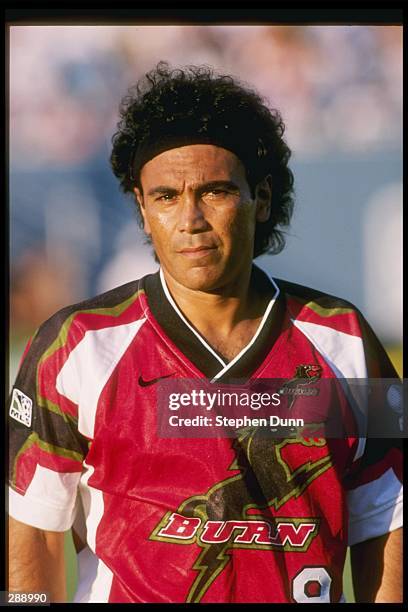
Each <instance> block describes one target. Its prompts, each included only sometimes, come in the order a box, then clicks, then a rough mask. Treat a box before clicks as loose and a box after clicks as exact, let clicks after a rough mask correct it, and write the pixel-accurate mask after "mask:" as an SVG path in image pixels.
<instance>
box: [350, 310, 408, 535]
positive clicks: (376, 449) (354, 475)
mask: <svg viewBox="0 0 408 612" xmlns="http://www.w3.org/2000/svg"><path fill="white" fill-rule="evenodd" d="M360 323H361V330H362V338H363V343H364V352H365V358H366V365H367V377H368V378H369V379H397V380H398V374H397V373H396V371H395V369H394V367H393V365H392V363H391V361H390V359H389V357H388V355H387V353H386V351H385V350H384V348H383V346H382V345H381V343H380V341H379V340H378V338H377V337H376V335H375V333H374V332H373V330H372V329H371V327H370V326H369V324H368V323H367V321H365V319H364V318H363V317H362V316H361V315H360ZM379 404H381V405H379ZM368 410H370V405H369V407H368ZM375 410H380V411H384V415H386V416H385V418H387V422H388V423H394V422H395V423H398V414H399V413H398V410H397V412H395V405H394V404H393V403H392V402H391V403H390V402H389V401H388V400H387V395H386V394H384V396H383V399H382V401H380V402H378V401H376V403H375ZM387 411H389V418H388V417H387ZM382 418H384V417H382ZM383 422H385V420H384V421H383ZM394 430H395V431H397V430H398V426H397V425H395V426H394V425H393V426H392V429H391V431H394ZM376 431H377V432H378V428H376ZM377 435H378V433H377ZM392 435H394V434H392ZM363 442H364V452H363V453H362V454H361V456H360V457H359V458H358V459H357V461H355V462H354V464H353V466H352V468H351V469H350V471H349V473H348V474H347V476H346V478H345V480H344V486H345V489H346V495H347V505H348V515H349V525H348V526H349V529H348V533H349V537H348V540H349V541H348V543H349V545H350V546H352V545H353V544H357V543H359V542H363V541H364V540H368V539H371V538H375V537H378V536H381V535H384V534H385V533H388V532H390V531H394V530H395V529H398V528H399V527H401V526H402V523H403V513H402V510H403V486H402V469H403V445H402V439H401V438H399V439H397V438H391V437H389V436H388V437H384V438H379V437H370V433H369V432H368V435H367V437H366V439H365V440H363ZM360 444H361V440H360Z"/></svg>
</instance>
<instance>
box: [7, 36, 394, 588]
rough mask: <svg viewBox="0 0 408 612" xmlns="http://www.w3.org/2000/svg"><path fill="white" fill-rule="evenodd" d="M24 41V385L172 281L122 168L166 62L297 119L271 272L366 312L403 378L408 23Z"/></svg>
mask: <svg viewBox="0 0 408 612" xmlns="http://www.w3.org/2000/svg"><path fill="white" fill-rule="evenodd" d="M9 40H10V53H9V59H10V63H9V66H10V88H9V91H10V111H9V130H10V148H9V172H10V176H9V186H10V199H9V210H10V262H11V270H10V278H11V286H10V368H9V375H10V382H12V381H13V380H14V378H15V374H16V370H17V367H18V362H19V360H20V357H21V354H22V351H23V348H24V345H25V343H26V341H27V339H28V337H29V336H30V335H31V334H32V333H33V331H34V330H35V329H36V328H37V327H38V326H39V325H40V323H42V322H43V321H44V320H45V319H47V318H48V317H49V316H51V314H53V313H54V312H55V311H56V310H58V309H59V308H61V307H63V306H65V305H67V304H70V303H74V302H76V301H80V300H82V299H85V298H88V297H91V296H92V295H95V294H96V293H100V292H103V291H106V290H108V289H110V288H112V287H115V286H117V285H120V284H122V283H125V282H127V281H129V280H132V279H135V278H138V277H139V276H142V275H144V274H147V273H149V272H151V271H154V270H155V269H156V268H157V265H156V264H155V262H154V259H153V257H152V254H151V251H150V248H149V247H148V246H147V245H146V244H145V243H144V238H143V234H142V232H141V231H140V230H139V228H138V226H137V223H136V217H135V212H134V202H133V201H132V199H131V198H129V197H125V196H124V195H123V194H121V192H120V191H119V187H118V184H117V181H116V179H115V177H114V176H113V174H112V172H111V170H110V166H109V156H110V150H111V137H112V134H113V133H114V132H115V129H116V123H117V120H118V105H119V102H120V99H121V98H122V97H123V95H125V94H126V91H127V89H128V87H130V86H131V85H133V84H134V83H135V82H136V81H137V79H138V78H139V77H140V76H142V75H143V74H144V73H145V72H146V71H147V70H150V69H151V68H152V67H153V66H154V65H155V64H156V63H157V62H158V61H159V60H167V61H169V62H170V63H171V64H173V65H174V66H179V65H184V64H203V63H205V64H210V65H212V66H213V67H214V68H215V69H216V70H217V71H219V72H221V73H226V74H233V75H235V76H237V77H238V78H240V79H241V80H242V81H244V82H247V83H249V84H250V85H252V86H254V87H255V88H256V89H257V90H258V91H259V92H260V93H261V94H262V95H264V96H265V97H266V98H267V99H268V100H269V102H270V105H271V106H272V107H277V108H278V109H279V110H280V111H281V113H282V115H283V118H284V121H285V123H286V139H287V142H288V144H289V146H290V147H291V149H292V151H293V155H292V162H291V168H292V170H293V172H294V175H295V188H296V208H295V213H294V217H293V222H292V226H291V228H290V230H289V232H288V236H287V246H286V248H285V250H284V251H283V252H282V253H281V254H280V255H277V256H262V257H261V258H259V259H258V260H257V261H258V262H259V264H260V265H261V266H262V267H264V268H265V269H267V270H268V271H270V272H271V273H272V274H273V275H275V276H277V277H279V278H286V279H288V280H291V281H293V282H298V283H303V284H306V285H309V286H312V287H315V288H317V289H320V290H322V291H327V292H328V293H333V294H335V295H338V296H340V297H343V298H346V299H348V300H350V301H352V302H353V303H354V304H355V305H356V306H357V307H358V308H360V309H361V310H362V311H363V313H364V314H365V316H366V318H367V319H368V321H369V322H370V324H371V325H372V326H373V327H374V329H375V331H376V333H377V335H378V336H379V338H380V340H381V341H382V342H383V344H384V345H385V346H386V348H387V350H388V352H389V354H390V356H391V359H392V360H393V362H394V364H395V365H396V367H397V369H398V371H399V373H400V374H401V342H402V338H401V336H402V143H401V131H402V27H401V26H390V25H378V26H377V25H376V26H364V25H360V26H357V25H353V26H345V25H336V26H328V25H320V26H314V25H305V26H280V25H279V26H269V25H239V26H236V25H205V26H186V25H167V26H160V25H154V26H143V25H140V26H139V25H135V26H105V25H93V26H79V25H75V26H63V25H61V26H58V25H48V26H42V25H16V26H11V27H10V39H9ZM73 579H74V578H73Z"/></svg>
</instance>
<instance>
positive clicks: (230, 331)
mask: <svg viewBox="0 0 408 612" xmlns="http://www.w3.org/2000/svg"><path fill="white" fill-rule="evenodd" d="M163 276H164V279H165V281H166V284H167V287H168V290H169V292H170V294H171V296H172V298H173V300H174V301H175V302H176V304H177V306H178V308H179V309H180V310H181V311H182V313H183V315H184V316H185V317H186V318H187V319H188V320H189V322H190V323H191V324H192V325H193V327H194V328H195V329H196V330H197V331H198V332H199V333H200V334H201V335H202V336H203V337H204V338H205V339H206V340H207V342H208V343H209V344H210V345H211V346H212V347H213V348H214V349H215V350H216V351H217V352H218V353H219V354H220V355H222V356H223V357H224V358H225V359H226V360H227V361H228V360H230V359H232V358H233V357H234V356H235V355H236V354H238V353H239V352H240V350H241V349H242V348H243V347H244V346H245V345H246V344H247V343H248V342H249V341H250V340H251V338H252V337H253V335H254V334H255V332H256V329H257V327H258V325H259V324H260V322H261V319H262V317H263V315H264V312H265V309H266V307H267V304H268V302H269V301H270V299H271V297H272V291H271V290H270V289H269V290H268V291H265V290H264V291H258V290H257V289H256V287H255V284H254V283H253V282H251V281H252V266H250V267H249V269H248V270H247V271H246V273H245V274H241V275H240V277H239V279H237V280H236V281H235V282H232V283H230V284H229V285H227V286H225V287H223V288H222V290H219V291H217V292H213V293H207V292H203V291H197V290H193V289H188V288H187V287H184V286H183V285H180V284H179V283H178V282H177V281H175V279H174V278H172V277H171V276H169V275H168V274H166V272H165V270H163Z"/></svg>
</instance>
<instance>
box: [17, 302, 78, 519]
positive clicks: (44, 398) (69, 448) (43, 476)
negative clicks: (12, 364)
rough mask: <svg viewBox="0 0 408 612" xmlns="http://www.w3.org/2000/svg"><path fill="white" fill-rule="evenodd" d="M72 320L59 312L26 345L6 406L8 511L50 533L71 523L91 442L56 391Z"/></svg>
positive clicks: (75, 413)
mask: <svg viewBox="0 0 408 612" xmlns="http://www.w3.org/2000/svg"><path fill="white" fill-rule="evenodd" d="M70 322H71V321H70V320H69V317H68V318H67V316H66V315H64V312H63V311H60V313H57V315H54V317H51V319H49V320H48V321H47V322H46V323H44V325H42V326H41V327H40V329H39V330H38V331H37V333H36V334H35V335H34V337H33V339H32V340H31V341H30V342H29V343H28V345H27V348H26V350H25V352H24V355H23V358H22V362H21V365H20V369H19V372H18V375H17V378H16V382H15V385H14V387H13V389H12V392H11V397H10V401H9V408H8V434H9V459H8V468H9V474H8V484H9V503H8V512H9V515H10V516H11V517H13V518H15V519H16V520H18V521H20V522H22V523H26V524H28V525H32V526H33V527H37V528H39V529H44V530H49V531H66V530H68V529H70V527H71V526H72V524H73V522H74V519H75V515H76V512H77V504H78V503H79V500H78V499H77V492H78V484H79V479H80V476H81V473H82V470H83V460H84V458H85V456H86V453H87V451H88V443H89V441H88V440H87V439H86V437H85V436H83V435H82V434H81V433H80V432H79V431H78V407H77V406H76V405H75V404H74V403H73V402H71V401H70V400H68V399H67V398H66V397H64V396H62V395H60V394H59V392H58V390H57V387H58V385H57V378H58V374H59V372H60V370H61V368H62V366H63V364H64V363H65V361H66V359H67V358H68V355H69V353H70V351H71V350H72V343H73V342H74V338H73V336H72V334H68V328H69V325H70Z"/></svg>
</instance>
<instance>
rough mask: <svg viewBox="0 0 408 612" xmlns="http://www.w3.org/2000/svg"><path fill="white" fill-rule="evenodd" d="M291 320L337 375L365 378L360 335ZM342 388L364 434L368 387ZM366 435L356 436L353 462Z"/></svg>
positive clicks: (360, 452)
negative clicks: (354, 409)
mask: <svg viewBox="0 0 408 612" xmlns="http://www.w3.org/2000/svg"><path fill="white" fill-rule="evenodd" d="M292 323H293V324H294V325H295V326H296V327H297V328H298V329H299V330H300V331H301V332H302V333H303V334H304V335H305V336H306V338H308V339H309V340H310V342H311V343H312V344H313V345H314V346H315V347H316V348H317V350H318V351H319V353H320V354H321V355H322V357H323V358H324V359H325V360H326V361H327V363H328V364H329V365H330V367H331V368H332V370H333V372H334V373H335V375H336V376H337V378H339V379H342V378H363V379H364V378H367V365H366V360H365V354H364V344H363V341H362V339H361V338H360V337H359V336H352V335H351V334H346V333H345V332H341V331H337V330H335V329H332V328H331V327H328V326H327V325H318V324H317V323H310V322H308V321H298V320H297V319H292ZM344 391H345V392H346V393H347V394H348V395H349V394H351V395H352V396H353V397H352V398H350V399H351V400H353V399H354V401H351V402H350V404H351V405H352V406H355V408H356V412H355V418H356V420H357V423H358V426H359V428H360V430H362V434H363V435H365V429H366V428H365V423H366V414H367V387H366V386H365V385H361V387H356V386H355V385H353V387H352V388H350V387H349V386H348V385H345V386H344ZM365 442H366V439H365V437H362V438H359V441H358V446H357V450H356V453H355V455H354V458H353V461H356V460H357V459H359V458H360V457H361V456H362V455H363V453H364V449H365Z"/></svg>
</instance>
